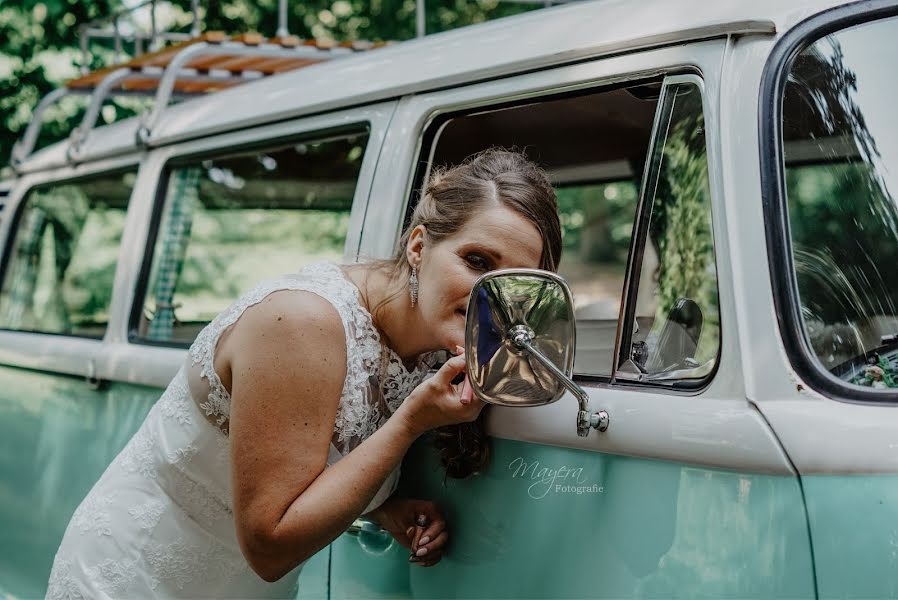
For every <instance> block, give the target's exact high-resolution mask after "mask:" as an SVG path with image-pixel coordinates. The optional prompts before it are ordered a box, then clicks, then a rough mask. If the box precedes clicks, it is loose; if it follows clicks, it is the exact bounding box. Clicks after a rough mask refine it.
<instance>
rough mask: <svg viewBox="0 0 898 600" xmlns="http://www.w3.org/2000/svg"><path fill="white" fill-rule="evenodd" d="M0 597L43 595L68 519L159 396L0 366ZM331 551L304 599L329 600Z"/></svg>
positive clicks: (315, 565)
mask: <svg viewBox="0 0 898 600" xmlns="http://www.w3.org/2000/svg"><path fill="white" fill-rule="evenodd" d="M0 382H2V385H0V523H2V524H3V527H0V595H3V596H4V597H5V596H7V595H8V596H10V597H17V598H38V597H41V598H42V597H43V596H44V594H45V593H46V589H47V579H48V578H49V576H50V568H51V567H52V566H53V558H54V557H55V555H56V550H57V548H58V547H59V542H60V541H61V540H62V535H63V533H64V532H65V528H66V526H67V525H68V523H69V520H70V519H71V517H72V513H74V512H75V509H76V508H77V507H78V505H79V504H80V503H81V500H82V499H83V498H84V497H85V496H86V495H87V493H88V492H89V491H90V489H91V487H93V485H94V483H95V482H96V481H97V480H98V479H99V478H100V475H102V474H103V471H105V470H106V467H107V466H108V465H109V463H111V462H112V460H113V459H114V458H115V457H116V455H117V454H118V453H119V451H121V449H122V448H124V447H125V445H126V444H127V443H128V440H129V439H130V438H131V436H132V435H133V434H134V432H135V431H137V429H138V428H139V427H140V425H141V423H143V421H144V419H145V418H146V415H147V413H149V411H150V408H152V406H153V404H154V403H155V402H156V400H157V399H158V398H159V397H160V396H161V395H162V390H161V389H159V388H155V387H147V386H139V385H133V384H125V383H110V384H107V385H106V386H104V387H103V388H102V389H100V390H93V389H91V388H90V387H88V385H87V383H86V382H85V380H84V379H82V378H80V377H70V376H64V375H56V374H53V373H46V372H40V371H32V370H26V369H18V368H13V367H8V366H2V365H0ZM329 559H330V548H329V547H325V548H324V549H322V550H321V551H320V552H318V553H317V554H316V555H314V556H313V557H312V558H310V559H309V561H308V562H307V563H306V564H305V565H304V566H303V570H302V572H301V574H300V580H299V589H300V592H301V595H302V597H303V598H311V599H313V600H315V599H319V598H320V599H324V598H327V584H328V567H329Z"/></svg>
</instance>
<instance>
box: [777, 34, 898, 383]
mask: <svg viewBox="0 0 898 600" xmlns="http://www.w3.org/2000/svg"><path fill="white" fill-rule="evenodd" d="M896 34H898V20H896V19H886V20H882V21H877V22H874V23H869V24H865V25H860V26H857V27H853V28H850V29H846V30H844V31H840V32H838V33H836V34H833V35H830V36H827V37H824V38H822V39H820V40H818V41H817V42H815V43H814V44H813V45H811V46H810V47H808V48H807V49H806V50H804V51H803V52H802V53H801V54H800V55H799V56H798V57H797V58H796V60H795V62H794V64H793V65H792V69H791V72H790V73H789V78H788V84H787V86H786V89H785V95H784V98H783V145H784V158H785V169H786V192H787V195H788V208H789V227H790V231H791V237H792V251H793V260H794V265H795V276H796V279H797V284H798V294H799V299H800V302H801V318H802V321H803V324H804V329H805V335H806V336H807V338H808V341H809V342H810V346H811V348H812V349H813V352H814V354H815V356H816V358H817V360H818V361H819V362H820V363H821V364H822V365H823V367H824V368H825V369H827V370H828V371H830V372H831V373H832V374H834V375H835V376H836V377H839V378H840V379H842V380H843V381H845V382H847V383H850V384H854V385H858V386H864V387H872V388H898V269H896V268H895V267H896V265H898V204H896V200H895V197H894V196H893V194H892V190H894V189H896V186H898V179H896V176H898V135H896V133H898V118H896V113H895V106H894V105H895V98H896V97H898V83H896V81H895V78H894V77H893V75H892V62H891V61H890V60H889V56H890V55H889V53H887V52H886V53H884V49H890V48H893V47H894V39H895V35H896Z"/></svg>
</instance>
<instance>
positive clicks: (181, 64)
mask: <svg viewBox="0 0 898 600" xmlns="http://www.w3.org/2000/svg"><path fill="white" fill-rule="evenodd" d="M384 45H385V43H384V42H377V43H373V42H364V41H363V42H343V43H336V42H332V41H326V40H303V39H300V38H297V37H296V36H291V35H281V36H278V37H275V38H265V37H263V36H261V35H259V34H251V33H247V34H242V35H239V36H235V37H228V36H226V35H225V34H224V33H222V32H218V31H212V32H207V33H204V34H203V35H200V36H197V37H195V38H193V39H190V40H186V41H182V42H179V43H175V44H173V45H171V46H169V47H167V48H164V49H161V50H157V51H154V52H148V53H145V54H141V55H139V56H137V57H136V58H133V59H131V60H129V61H127V62H124V63H122V64H119V65H113V66H110V67H106V68H102V69H97V70H96V71H93V72H90V73H86V74H84V75H82V76H81V77H78V78H75V79H73V80H71V81H69V82H68V83H66V85H65V87H63V88H59V89H57V90H55V91H54V92H51V93H50V94H48V95H47V96H46V97H44V98H43V99H42V100H41V102H40V103H39V104H38V106H37V108H36V109H35V112H34V117H33V118H32V121H31V123H29V125H28V128H27V129H26V131H25V135H24V136H22V138H21V139H20V140H19V141H18V142H16V145H15V147H14V148H13V156H12V165H13V168H14V169H16V168H18V167H19V166H21V164H22V163H23V162H24V161H25V159H27V157H28V156H29V155H30V154H31V152H32V150H33V149H34V145H35V143H36V141H37V138H38V135H39V133H40V129H41V126H42V124H43V117H44V113H45V111H46V109H47V108H48V107H49V106H51V105H52V104H55V103H56V102H58V101H59V100H60V99H61V98H62V97H64V96H67V95H73V94H76V95H88V94H89V95H90V96H91V99H90V104H89V106H88V109H87V112H86V113H85V115H84V118H83V119H82V121H81V124H80V125H79V126H78V127H76V128H75V129H74V130H73V131H72V134H71V136H70V145H69V149H68V150H69V152H68V156H69V160H71V161H73V162H74V161H77V160H78V158H79V157H80V151H81V148H82V147H83V145H84V141H85V140H86V139H87V136H88V135H89V133H90V131H91V130H92V129H93V127H94V125H95V123H96V119H97V117H98V115H99V111H100V108H102V104H103V102H104V100H105V99H106V98H108V97H109V96H112V95H116V94H138V95H143V96H153V97H154V98H155V100H154V103H153V108H152V110H151V111H150V112H149V113H147V114H145V115H144V116H143V118H142V122H141V125H140V127H139V128H138V138H137V143H138V144H146V143H148V142H149V140H150V135H151V133H152V130H153V128H154V127H155V126H156V124H157V123H158V121H159V119H160V118H161V115H162V113H163V112H164V111H165V109H166V108H167V107H168V105H169V102H170V101H171V98H172V96H190V95H198V94H203V93H209V92H215V91H219V90H222V89H225V88H229V87H233V86H235V85H240V84H242V83H245V82H247V81H251V80H254V79H259V78H261V77H266V76H270V75H274V74H276V73H283V72H286V71H291V70H295V69H301V68H303V67H307V66H311V65H314V64H319V63H322V62H325V61H329V60H333V59H335V58H339V57H342V56H350V55H352V54H355V53H356V52H359V51H364V50H370V49H373V48H379V47H382V46H384Z"/></svg>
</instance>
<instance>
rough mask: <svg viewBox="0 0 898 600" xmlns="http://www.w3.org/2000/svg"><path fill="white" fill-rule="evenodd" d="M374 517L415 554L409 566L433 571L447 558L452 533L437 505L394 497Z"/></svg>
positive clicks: (375, 512)
mask: <svg viewBox="0 0 898 600" xmlns="http://www.w3.org/2000/svg"><path fill="white" fill-rule="evenodd" d="M370 516H371V518H372V519H373V520H375V521H377V522H378V523H379V524H380V526H381V527H383V528H384V529H386V530H387V531H388V532H390V535H392V536H393V537H394V538H395V539H396V541H397V542H399V543H400V544H402V545H403V546H404V547H406V548H408V549H409V550H411V556H410V557H409V562H413V563H416V564H418V565H421V566H422V567H429V566H432V565H435V564H436V563H437V562H439V560H440V559H441V558H442V557H443V552H444V551H445V548H446V543H447V542H448V540H449V533H448V532H447V531H446V520H445V519H444V518H443V514H442V513H441V512H440V509H439V508H438V507H437V505H436V504H434V503H433V502H431V501H429V500H413V499H408V498H396V497H395V496H391V497H390V498H388V499H387V500H386V501H385V502H384V503H383V504H381V505H380V507H378V508H377V509H376V510H374V511H372V513H371V514H370ZM422 517H423V518H422ZM422 523H423V524H422Z"/></svg>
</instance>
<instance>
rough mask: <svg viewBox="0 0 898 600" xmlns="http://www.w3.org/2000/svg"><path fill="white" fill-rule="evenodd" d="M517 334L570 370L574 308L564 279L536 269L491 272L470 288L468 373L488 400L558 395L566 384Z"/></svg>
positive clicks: (518, 402) (525, 401) (527, 400)
mask: <svg viewBox="0 0 898 600" xmlns="http://www.w3.org/2000/svg"><path fill="white" fill-rule="evenodd" d="M516 337H517V338H518V339H519V340H521V339H525V340H528V341H529V343H530V344H531V346H532V347H533V348H535V349H536V350H537V351H538V352H539V353H540V354H542V356H544V357H545V358H547V359H548V360H549V361H551V362H552V364H554V365H555V366H556V367H557V368H558V369H559V370H560V371H561V372H563V373H564V374H565V375H567V376H570V375H571V373H572V371H573V365H574V348H575V341H576V340H575V328H574V311H573V301H572V298H571V293H570V290H569V289H568V286H567V284H566V283H565V282H564V280H563V279H561V278H560V277H558V276H557V275H555V274H554V273H550V272H549V271H541V270H537V269H514V270H501V271H493V272H491V273H487V274H486V275H484V276H483V277H481V278H480V279H479V280H478V281H477V283H476V284H475V285H474V289H473V290H472V291H471V298H470V300H469V303H468V314H467V328H466V331H465V353H466V355H467V367H468V377H469V379H470V381H471V386H472V387H473V388H474V392H475V393H476V394H477V395H478V396H479V397H480V398H481V399H483V400H484V401H485V402H490V403H493V404H503V405H507V406H533V405H539V404H548V403H549V402H554V401H556V400H558V399H559V398H560V397H561V395H562V394H563V393H564V389H565V388H564V385H563V384H562V383H561V382H560V381H559V379H558V378H557V377H555V375H553V374H552V373H551V371H550V370H549V369H548V368H547V367H546V366H544V365H543V364H542V363H541V362H540V361H539V360H538V359H537V358H536V357H534V356H533V353H532V352H531V351H529V350H528V349H526V347H521V346H519V345H517V344H516V343H515V341H514V340H515V338H516Z"/></svg>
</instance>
